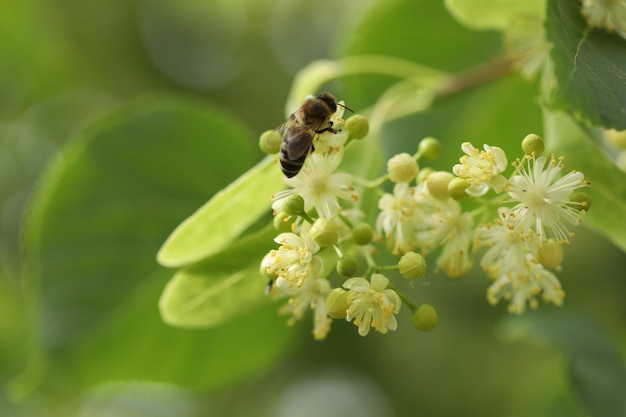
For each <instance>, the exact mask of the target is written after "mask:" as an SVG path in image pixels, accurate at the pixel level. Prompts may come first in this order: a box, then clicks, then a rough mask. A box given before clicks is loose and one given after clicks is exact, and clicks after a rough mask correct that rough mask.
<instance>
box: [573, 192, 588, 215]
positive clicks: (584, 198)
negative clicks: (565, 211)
mask: <svg viewBox="0 0 626 417" xmlns="http://www.w3.org/2000/svg"><path fill="white" fill-rule="evenodd" d="M570 201H571V202H572V203H576V204H571V206H572V207H574V208H575V209H576V210H581V211H582V210H585V213H588V212H589V209H590V208H591V198H589V196H588V195H587V193H586V192H584V191H576V192H575V193H574V194H572V195H571V197H570Z"/></svg>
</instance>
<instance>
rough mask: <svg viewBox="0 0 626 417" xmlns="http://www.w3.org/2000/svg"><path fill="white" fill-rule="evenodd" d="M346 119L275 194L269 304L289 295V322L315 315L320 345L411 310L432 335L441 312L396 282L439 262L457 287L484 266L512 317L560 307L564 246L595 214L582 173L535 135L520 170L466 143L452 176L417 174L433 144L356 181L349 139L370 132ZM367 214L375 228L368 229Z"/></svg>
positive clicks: (490, 150) (321, 137)
mask: <svg viewBox="0 0 626 417" xmlns="http://www.w3.org/2000/svg"><path fill="white" fill-rule="evenodd" d="M342 114H343V107H342V106H341V105H339V106H338V111H337V112H336V113H335V114H334V115H333V116H332V118H331V121H332V127H333V129H327V130H328V131H325V132H321V133H318V134H316V135H315V139H314V144H313V147H312V148H313V151H312V152H311V153H310V154H309V155H307V156H306V158H305V160H304V163H303V166H302V168H301V170H300V172H299V173H298V174H297V175H295V176H293V177H292V178H286V179H285V183H286V184H287V185H288V187H289V188H288V189H287V190H285V191H281V192H279V193H277V194H275V195H274V196H273V203H272V207H273V209H274V214H275V221H274V224H275V226H276V228H277V229H278V230H279V232H280V233H279V234H278V235H277V237H276V238H275V239H274V240H275V242H276V243H277V244H278V248H276V249H273V250H271V251H270V252H269V253H268V254H267V255H266V256H265V257H264V258H263V260H262V262H261V272H262V273H263V274H264V276H266V277H268V278H269V280H270V285H269V286H268V289H269V292H270V293H271V294H272V296H274V297H277V298H287V302H286V304H285V305H284V307H283V308H282V310H281V312H282V313H284V314H289V315H291V319H290V320H289V322H290V323H293V322H295V321H296V320H298V319H301V318H302V317H303V316H304V314H305V312H306V311H308V310H309V309H310V310H312V311H313V319H314V320H313V322H314V324H313V335H314V337H315V338H316V339H324V338H325V337H326V336H327V334H328V332H329V331H330V327H331V324H332V322H333V320H345V321H348V322H352V323H353V324H354V325H355V326H357V327H358V333H359V334H360V335H361V336H365V335H367V334H368V333H369V332H370V330H372V329H374V330H375V331H377V332H379V333H382V334H385V333H387V332H388V331H389V330H396V328H397V320H396V316H397V315H398V313H399V312H400V309H401V306H402V305H403V304H404V305H405V306H406V307H407V308H409V309H410V310H412V319H411V321H412V323H413V324H414V326H415V327H417V328H418V329H421V330H430V329H432V328H433V327H435V326H436V325H437V314H436V311H435V309H434V308H433V307H432V306H430V305H428V304H424V305H421V306H416V305H414V304H413V303H412V302H411V300H410V298H409V297H407V296H406V295H405V294H403V293H402V291H401V290H400V289H399V288H398V286H396V285H394V284H393V283H392V280H391V279H392V278H393V276H392V275H391V274H395V275H400V276H402V277H403V278H405V279H407V280H414V279H420V278H422V277H423V276H424V274H425V271H426V261H425V257H427V256H430V255H431V254H434V255H433V256H435V257H436V258H435V262H434V265H435V268H434V272H435V273H437V272H443V273H444V274H445V275H446V276H448V277H450V278H460V277H462V276H464V275H466V274H467V273H468V272H469V271H470V270H472V268H473V265H474V263H475V261H474V259H475V258H476V257H479V259H480V261H479V264H480V266H481V268H482V269H483V270H484V272H485V273H486V274H487V275H488V276H489V278H490V279H491V285H490V286H489V287H488V289H487V300H488V301H489V302H490V303H491V304H496V303H498V302H499V301H500V300H501V299H504V300H506V301H508V303H509V306H508V309H509V312H511V313H518V314H519V313H522V312H523V311H525V309H526V308H527V306H530V307H531V308H536V307H537V306H538V304H539V303H538V299H539V298H542V299H543V300H544V301H545V302H550V303H553V304H555V305H561V304H562V302H563V298H564V292H563V289H562V288H561V284H560V282H559V280H558V278H557V277H556V275H555V271H558V270H560V264H561V260H562V258H563V249H562V246H563V245H564V244H567V243H569V242H570V240H571V238H572V237H573V233H571V232H570V229H571V227H573V226H576V225H578V224H579V223H580V221H581V215H582V214H584V213H585V212H586V211H587V210H588V209H589V207H590V200H589V199H588V197H587V196H586V194H584V193H582V192H580V191H577V190H578V189H580V188H584V187H587V186H588V183H587V182H586V180H585V179H584V176H583V174H582V173H581V172H577V171H570V172H566V171H565V170H564V165H563V158H557V157H555V156H549V157H546V156H542V153H543V141H542V140H541V138H539V137H538V136H537V135H534V134H531V135H528V136H527V137H526V138H524V140H523V142H522V149H523V150H524V155H523V156H522V157H520V158H518V159H515V160H514V161H513V162H512V163H510V162H509V159H508V158H507V155H506V153H505V151H504V150H503V149H502V148H500V147H497V146H490V145H483V147H482V150H481V149H478V148H476V147H474V146H473V145H472V144H471V143H469V142H465V143H463V144H462V145H461V150H462V151H463V153H464V155H463V156H461V157H460V158H459V163H458V164H456V165H454V166H453V167H452V169H451V170H450V171H433V170H432V169H430V168H423V169H420V166H419V165H418V162H419V163H420V164H421V163H422V162H421V161H425V160H430V159H435V158H436V157H438V155H439V151H440V146H441V145H440V144H439V142H438V141H437V140H435V139H433V138H427V139H424V140H422V141H421V142H420V144H419V146H418V150H417V152H416V153H415V154H414V155H410V154H408V153H402V154H398V155H395V156H393V157H392V158H390V159H389V161H388V163H387V172H386V173H385V174H384V175H383V176H382V177H380V178H377V179H375V180H370V181H368V180H365V179H358V178H353V177H352V176H351V175H350V174H349V173H346V172H343V171H341V166H342V165H341V164H342V161H343V157H344V155H345V153H346V148H347V146H348V145H349V144H350V143H351V141H352V140H354V139H362V138H363V137H365V136H366V135H367V128H364V126H365V127H367V120H366V119H365V118H363V117H362V116H359V115H355V116H352V117H351V118H350V119H348V121H346V122H344V120H343V119H342ZM353 126H358V127H359V129H353V128H352V127H353ZM357 131H358V132H357ZM265 147H266V148H267V146H265ZM262 148H263V146H262ZM274 148H276V147H275V146H274ZM509 168H510V169H511V172H510V173H509V174H508V175H507V170H508V169H509ZM353 183H354V184H358V185H359V192H357V190H356V189H355V188H354V186H353ZM389 183H390V184H389ZM386 184H389V185H388V186H387V185H386ZM365 193H372V195H374V196H376V195H378V196H379V197H378V203H377V209H378V211H377V212H376V213H373V212H372V211H371V209H372V208H374V209H375V208H376V207H366V206H362V205H361V200H362V199H361V197H362V196H364V194H365ZM490 194H492V195H493V197H492V198H489V195H490ZM368 201H372V199H371V198H368ZM366 213H367V214H368V216H366V215H365V214H366ZM368 217H369V218H375V221H374V222H373V224H371V225H370V224H367V223H363V222H362V219H363V218H368ZM383 249H387V250H389V252H390V253H391V255H394V256H396V257H398V262H397V263H396V264H393V265H378V264H377V262H376V260H375V258H376V256H375V255H376V254H377V253H379V252H380V251H381V250H383ZM393 271H396V272H393Z"/></svg>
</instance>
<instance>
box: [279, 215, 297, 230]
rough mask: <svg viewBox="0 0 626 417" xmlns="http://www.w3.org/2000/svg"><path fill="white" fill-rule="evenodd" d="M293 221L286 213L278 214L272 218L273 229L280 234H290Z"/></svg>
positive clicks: (293, 218)
mask: <svg viewBox="0 0 626 417" xmlns="http://www.w3.org/2000/svg"><path fill="white" fill-rule="evenodd" d="M295 220H296V218H295V217H294V216H290V215H288V214H287V213H283V212H281V213H278V214H277V215H276V216H274V229H276V230H277V231H278V232H280V233H286V232H291V231H292V229H291V226H292V225H293V222H294V221H295Z"/></svg>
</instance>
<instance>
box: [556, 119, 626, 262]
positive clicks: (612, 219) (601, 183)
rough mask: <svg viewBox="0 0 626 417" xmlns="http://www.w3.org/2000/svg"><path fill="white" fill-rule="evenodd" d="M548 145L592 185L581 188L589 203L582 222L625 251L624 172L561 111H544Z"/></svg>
mask: <svg viewBox="0 0 626 417" xmlns="http://www.w3.org/2000/svg"><path fill="white" fill-rule="evenodd" d="M544 125H545V128H544V129H545V139H546V144H547V146H548V149H547V150H546V152H554V153H556V154H557V155H563V156H565V164H566V166H567V167H568V169H575V170H577V171H581V172H583V173H584V174H585V179H586V180H587V181H588V182H590V183H591V187H589V188H588V189H585V190H584V191H585V192H586V193H587V194H588V195H589V197H590V198H591V202H592V206H591V210H589V213H587V214H586V215H585V216H584V217H583V224H584V225H586V226H589V227H591V228H593V229H595V230H597V231H598V232H600V233H602V234H604V235H605V236H607V237H608V238H609V239H610V240H612V241H613V243H615V244H616V245H617V246H618V247H619V248H621V249H622V250H623V251H625V252H626V216H624V213H626V173H624V172H623V171H621V170H620V169H618V168H617V166H616V165H615V163H613V161H611V160H610V159H609V158H608V157H607V156H606V155H605V154H604V152H602V150H601V149H600V148H599V147H598V146H597V145H595V144H594V143H593V142H592V139H591V136H590V134H589V132H587V131H586V130H585V129H584V128H583V127H581V126H580V125H579V124H578V123H577V122H576V121H574V120H573V119H572V117H570V116H568V115H567V114H565V113H562V112H550V111H547V110H546V111H544Z"/></svg>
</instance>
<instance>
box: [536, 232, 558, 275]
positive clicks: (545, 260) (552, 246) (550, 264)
mask: <svg viewBox="0 0 626 417" xmlns="http://www.w3.org/2000/svg"><path fill="white" fill-rule="evenodd" d="M561 262H563V247H562V246H561V245H559V244H558V243H557V242H556V241H554V240H552V239H550V240H548V241H547V242H544V243H543V245H541V248H539V263H540V264H541V265H543V266H545V267H546V268H550V269H556V268H558V267H559V266H561Z"/></svg>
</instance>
